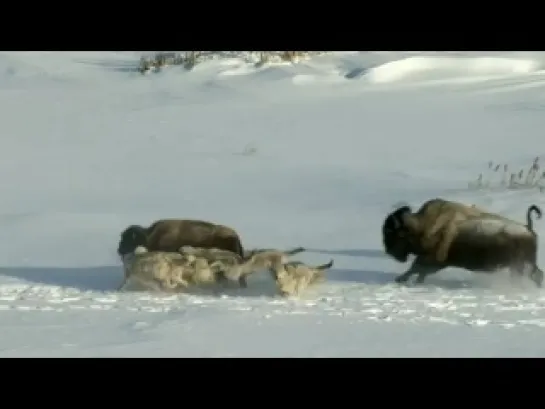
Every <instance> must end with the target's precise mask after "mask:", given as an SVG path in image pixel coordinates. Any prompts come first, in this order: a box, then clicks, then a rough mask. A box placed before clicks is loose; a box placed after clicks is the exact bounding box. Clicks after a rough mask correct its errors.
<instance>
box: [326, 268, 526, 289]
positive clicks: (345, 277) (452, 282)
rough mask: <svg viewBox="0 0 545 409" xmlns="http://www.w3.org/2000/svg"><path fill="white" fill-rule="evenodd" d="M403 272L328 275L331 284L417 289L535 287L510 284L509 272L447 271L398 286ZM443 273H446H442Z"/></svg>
mask: <svg viewBox="0 0 545 409" xmlns="http://www.w3.org/2000/svg"><path fill="white" fill-rule="evenodd" d="M402 273H403V271H401V270H400V271H399V272H386V271H375V270H357V269H331V270H330V271H329V272H328V273H327V281H328V282H331V283H334V282H341V283H359V284H365V285H381V286H382V285H396V286H397V285H399V286H404V287H413V288H422V289H425V288H440V289H445V290H462V289H493V288H497V289H501V288H503V289H507V288H512V289H528V288H533V287H534V286H532V284H531V283H529V282H528V280H524V279H523V280H517V279H515V280H514V281H510V279H509V277H508V274H507V273H502V272H499V273H496V274H486V273H473V274H472V273H467V272H459V271H456V272H452V271H446V270H445V271H443V272H439V273H438V274H437V275H433V276H429V277H428V278H427V279H426V281H425V282H424V283H423V284H414V283H412V282H411V283H407V284H396V283H395V281H394V280H395V278H396V277H397V276H398V275H400V274H402ZM441 273H442V274H441Z"/></svg>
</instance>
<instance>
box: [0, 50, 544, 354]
mask: <svg viewBox="0 0 545 409" xmlns="http://www.w3.org/2000/svg"><path fill="white" fill-rule="evenodd" d="M140 55H141V54H140V53H135V52H62V53H61V52H16V53H15V52H2V53H0V88H1V91H0V124H1V126H2V149H1V150H0V174H1V175H3V177H2V178H0V186H1V191H2V200H1V201H0V242H1V250H0V325H1V328H2V337H1V338H0V356H1V357H13V356H24V357H34V356H46V357H68V356H73V357H99V356H109V357H115V356H123V357H154V356H161V357H384V356H388V357H416V356H423V357H452V356H454V357H462V356H470V357H492V356H494V357H506V356H545V343H544V342H543V337H545V290H542V289H536V288H535V287H534V286H533V284H532V283H531V282H530V281H529V280H526V281H522V282H520V283H510V282H509V280H508V279H507V277H505V276H503V275H502V274H496V275H486V274H476V273H470V272H467V271H464V270H460V269H446V270H444V271H441V272H440V273H438V274H437V275H435V276H432V277H430V278H429V279H428V280H427V281H426V283H424V284H421V285H406V286H402V285H397V284H395V283H394V282H393V279H394V278H395V276H396V275H398V274H401V273H402V272H403V271H405V270H406V269H407V268H408V265H409V264H408V263H407V264H406V265H404V264H400V263H398V262H396V261H394V260H393V259H391V258H388V257H386V255H385V254H384V251H383V249H382V242H381V225H382V222H383V220H384V218H385V217H386V215H387V213H388V212H390V211H391V210H392V209H393V208H394V206H395V205H396V204H398V203H399V202H407V203H410V204H411V205H412V206H413V207H418V206H419V205H421V204H422V203H423V202H424V201H425V200H427V199H430V198H432V197H444V198H448V199H452V200H459V201H463V202H466V203H474V204H476V205H477V206H480V207H484V208H486V209H488V210H490V211H494V212H499V213H501V214H503V215H505V216H507V217H511V218H513V219H514V220H518V221H520V222H524V221H525V215H526V210H527V208H528V206H529V205H530V204H532V203H535V204H537V205H538V206H542V207H545V195H544V194H543V193H540V192H539V191H538V190H517V191H502V190H494V191H485V190H480V191H475V190H469V189H468V188H467V184H468V182H469V181H471V180H474V179H475V178H476V177H477V175H478V173H479V172H481V171H482V170H484V169H485V167H486V164H487V162H488V161H490V160H494V161H497V162H501V161H506V162H508V163H509V164H510V165H513V166H515V167H516V166H527V165H529V164H531V161H532V160H533V158H534V157H536V156H540V155H543V154H545V151H544V149H545V145H544V142H545V133H544V131H543V130H544V129H545V70H544V69H543V67H544V63H545V53H540V52H533V53H532V52H504V53H499V52H497V53H492V52H471V53H470V52H465V53H462V52H456V53H455V52H337V53H332V54H326V55H323V56H319V57H315V58H313V59H311V60H308V61H303V62H301V63H299V64H295V65H291V64H283V65H267V66H263V67H259V68H256V67H255V66H254V65H252V64H250V63H248V62H245V61H244V60H243V59H242V58H236V57H232V58H217V59H211V60H208V61H205V62H203V63H201V64H198V65H197V66H196V67H195V68H194V69H193V70H192V71H189V72H188V71H185V70H184V69H182V68H181V67H170V68H168V69H165V70H163V71H162V72H160V73H150V74H148V75H144V76H142V75H140V74H138V73H136V72H133V67H134V66H135V65H136V64H137V61H138V58H139V56H140ZM159 218H196V219H204V220H210V221H214V222H218V223H223V224H227V225H230V226H232V227H234V228H236V229H237V231H238V232H239V233H240V235H241V237H242V240H243V244H244V246H245V247H246V248H247V249H250V248H253V247H268V248H271V247H273V248H280V249H283V248H291V247H295V246H304V247H306V248H307V249H308V251H307V252H305V253H301V254H299V255H297V256H294V259H297V260H302V261H305V262H308V263H311V264H321V263H325V262H328V261H329V260H330V259H331V258H333V259H334V262H335V264H334V266H333V268H332V269H331V270H329V271H328V272H327V281H326V282H324V283H322V284H318V285H317V286H315V287H313V288H311V289H309V290H308V291H307V292H306V293H305V294H303V295H302V296H301V297H299V298H289V299H285V298H281V297H279V296H277V295H276V294H275V288H274V284H273V283H272V282H271V280H270V279H269V278H268V277H267V275H256V276H255V277H251V278H250V280H249V288H247V289H245V290H243V289H229V290H227V291H226V292H224V293H223V294H220V295H218V294H213V293H208V292H204V291H201V292H197V291H195V292H191V293H189V294H180V295H175V296H173V295H161V294H157V293H119V292H116V288H117V287H118V286H119V285H120V284H121V282H122V277H123V272H122V267H121V261H120V260H119V258H118V256H117V254H116V248H117V244H118V240H119V234H120V232H121V231H122V230H123V229H124V228H126V227H127V226H128V225H130V224H141V225H148V224H150V223H151V222H152V221H154V220H156V219H159ZM534 226H535V229H536V231H537V232H538V234H539V235H541V236H542V235H543V234H544V233H545V220H543V221H539V220H538V221H536V222H535V223H534ZM544 246H545V242H544V241H543V240H541V241H540V257H539V262H540V263H542V264H543V265H544V266H545V261H543V256H541V255H542V254H543V253H544V251H545V247H544Z"/></svg>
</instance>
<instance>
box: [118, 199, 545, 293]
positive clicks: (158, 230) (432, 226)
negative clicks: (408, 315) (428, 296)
mask: <svg viewBox="0 0 545 409" xmlns="http://www.w3.org/2000/svg"><path fill="white" fill-rule="evenodd" d="M534 213H535V214H536V215H537V217H538V218H541V215H542V212H541V209H540V208H539V207H538V206H536V205H534V204H533V205H531V206H529V207H528V210H527V212H526V223H525V224H524V223H521V222H518V221H515V220H512V219H509V218H507V217H505V216H502V215H501V214H498V213H494V212H487V211H486V210H484V209H481V208H479V207H477V206H475V205H466V204H464V203H461V202H455V201H450V200H446V199H441V198H435V199H431V200H428V201H426V202H425V203H423V204H422V205H421V207H420V208H419V209H417V210H416V211H415V212H413V211H412V209H411V207H410V206H408V205H403V206H400V207H399V208H397V209H396V210H394V211H392V212H391V213H389V214H387V215H386V218H385V220H384V222H383V224H382V242H383V247H384V251H385V255H387V256H390V257H391V258H393V259H394V260H396V261H397V262H400V263H406V262H407V260H408V258H409V256H414V260H413V261H412V263H411V265H410V267H409V268H408V270H407V271H406V272H404V273H402V274H400V275H399V276H397V277H396V279H395V282H396V283H398V284H403V283H406V282H407V281H408V280H409V279H410V278H411V277H412V276H416V280H415V282H416V283H418V284H421V283H423V282H424V281H425V279H426V277H427V276H429V275H431V274H435V273H437V272H439V271H440V270H442V269H444V268H447V267H457V268H462V269H466V270H469V271H472V272H476V273H483V272H484V273H493V272H496V271H500V270H503V269H507V270H508V271H509V272H510V273H511V275H513V276H519V277H520V276H528V277H529V278H530V279H531V280H532V281H533V282H534V283H535V284H536V286H538V287H541V286H542V283H543V272H542V271H541V270H540V269H539V267H538V266H537V252H538V237H537V234H536V233H535V231H534V228H533V219H532V214H534ZM304 251H306V249H305V248H304V247H296V248H293V249H287V250H279V249H272V248H269V249H262V248H257V249H252V250H245V249H244V247H243V245H242V241H241V238H240V235H239V234H238V233H237V231H236V230H235V229H234V228H232V227H229V226H225V225H222V224H217V223H212V222H209V221H203V220H191V219H161V220H157V221H156V222H154V223H153V224H151V225H150V226H148V227H143V226H140V225H131V226H129V227H127V228H126V229H125V230H124V231H123V232H122V233H121V238H120V240H119V245H118V249H117V253H118V255H119V256H120V258H121V260H122V262H123V272H124V273H123V281H122V284H121V286H120V287H119V290H120V291H155V292H166V293H183V292H187V291H188V290H189V289H190V288H192V287H211V286H213V287H214V288H215V289H217V288H220V289H221V288H227V287H228V286H230V285H235V286H236V287H238V288H247V287H248V277H249V276H250V275H252V274H256V273H258V272H267V275H268V276H269V277H270V278H271V279H272V280H273V282H274V283H275V285H276V288H277V290H278V294H279V295H281V296H299V295H301V294H302V293H303V292H304V291H305V290H306V289H307V288H309V287H310V286H312V285H315V284H317V283H320V282H323V281H325V279H326V274H325V273H326V271H327V270H330V269H331V267H332V266H333V262H334V261H333V260H330V261H329V262H327V263H325V264H322V265H316V266H313V265H308V264H306V263H304V262H302V261H298V260H293V259H291V257H292V256H294V255H296V254H299V253H302V252H304ZM362 274H363V273H362Z"/></svg>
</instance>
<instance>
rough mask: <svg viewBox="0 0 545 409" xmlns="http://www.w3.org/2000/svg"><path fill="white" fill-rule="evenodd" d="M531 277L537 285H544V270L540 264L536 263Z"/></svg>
mask: <svg viewBox="0 0 545 409" xmlns="http://www.w3.org/2000/svg"><path fill="white" fill-rule="evenodd" d="M530 279H531V280H532V281H533V282H534V283H535V284H536V286H537V287H539V288H541V287H542V286H543V271H541V270H540V269H539V267H538V266H536V265H534V266H533V267H532V271H531V272H530Z"/></svg>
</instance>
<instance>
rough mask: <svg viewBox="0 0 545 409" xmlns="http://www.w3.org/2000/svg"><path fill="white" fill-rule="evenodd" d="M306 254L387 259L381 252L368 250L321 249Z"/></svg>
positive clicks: (308, 250) (311, 250)
mask: <svg viewBox="0 0 545 409" xmlns="http://www.w3.org/2000/svg"><path fill="white" fill-rule="evenodd" d="M307 252H312V253H320V254H329V255H332V256H349V257H373V258H387V255H386V253H384V251H383V250H368V249H347V250H323V249H307Z"/></svg>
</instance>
